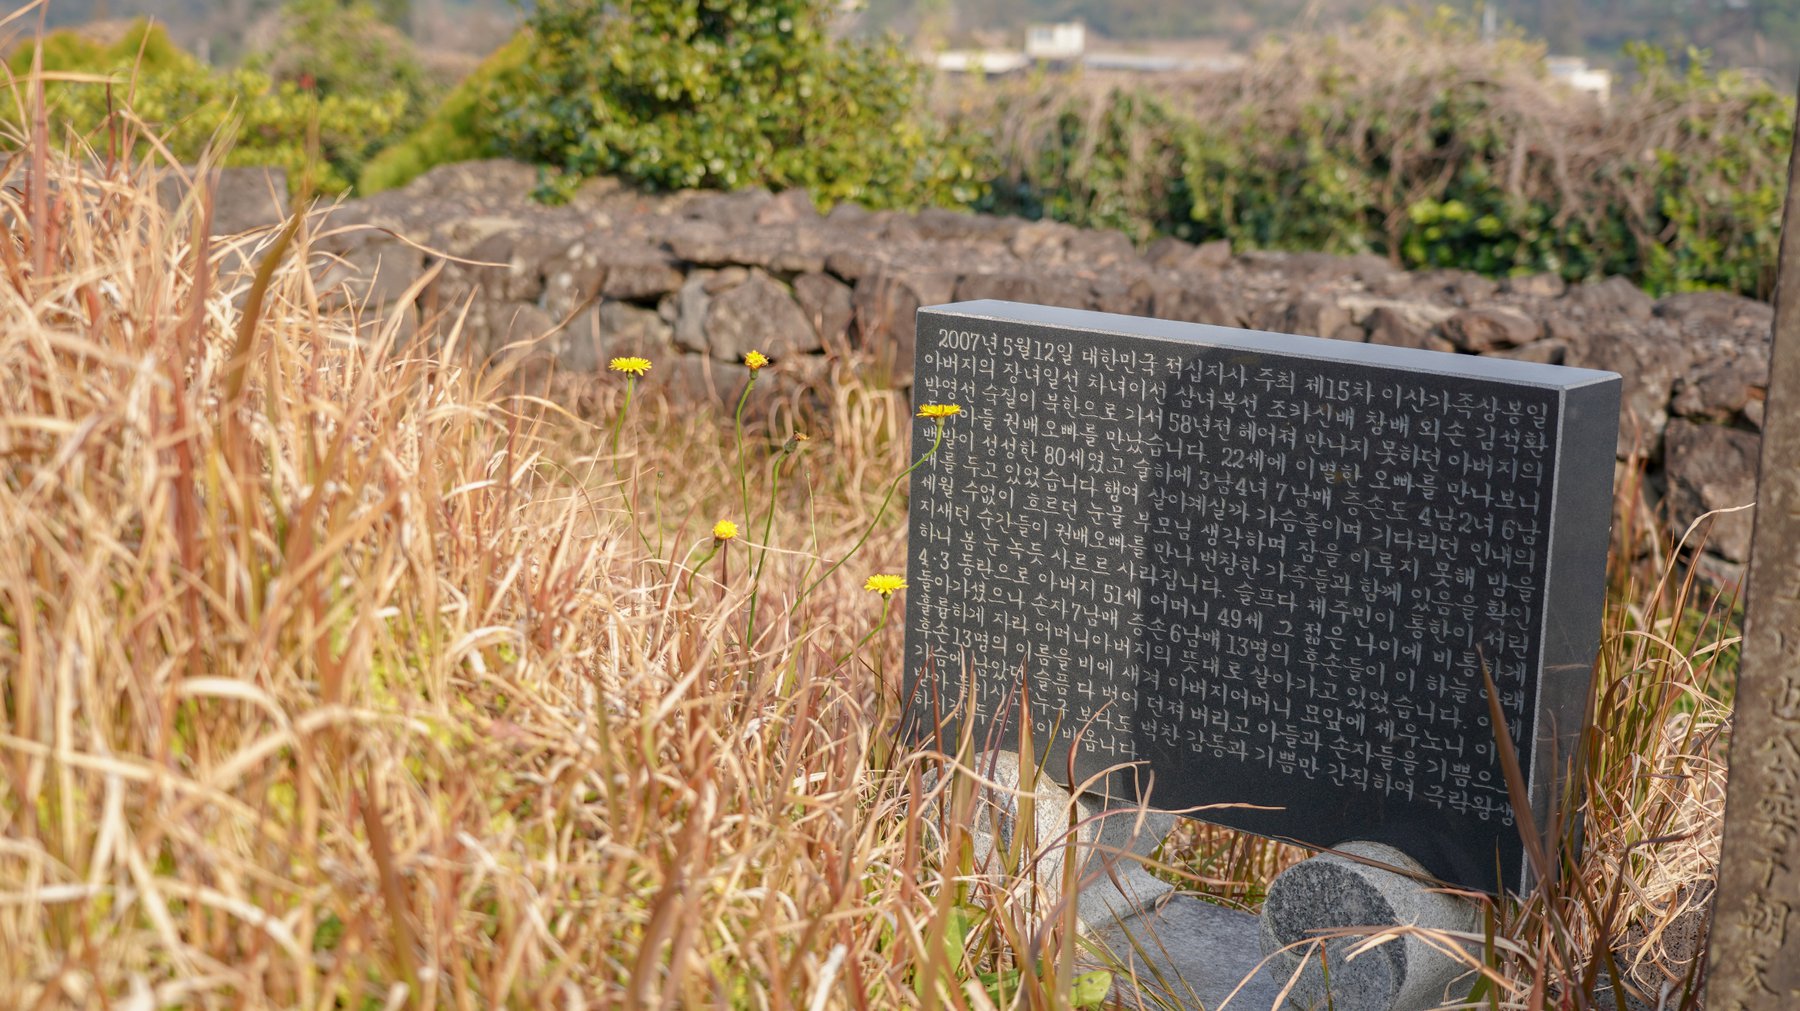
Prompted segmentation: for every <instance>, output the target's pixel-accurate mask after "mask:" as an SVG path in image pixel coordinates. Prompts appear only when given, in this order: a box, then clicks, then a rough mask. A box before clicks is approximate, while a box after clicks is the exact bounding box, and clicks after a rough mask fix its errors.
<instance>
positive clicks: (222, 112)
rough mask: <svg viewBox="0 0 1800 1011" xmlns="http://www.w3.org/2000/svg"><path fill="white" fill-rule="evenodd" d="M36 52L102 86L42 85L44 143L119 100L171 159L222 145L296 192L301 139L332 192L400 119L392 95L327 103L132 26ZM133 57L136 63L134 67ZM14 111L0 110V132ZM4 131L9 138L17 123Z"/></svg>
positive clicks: (110, 110) (23, 53)
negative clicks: (111, 39)
mask: <svg viewBox="0 0 1800 1011" xmlns="http://www.w3.org/2000/svg"><path fill="white" fill-rule="evenodd" d="M41 46H42V48H43V52H44V66H45V69H46V71H47V72H54V73H63V74H87V75H98V76H103V77H106V78H108V79H109V80H108V83H105V84H97V83H91V82H85V81H57V80H51V81H49V82H47V83H46V86H45V100H46V104H47V106H48V108H49V112H50V117H51V122H52V130H53V131H54V133H53V136H56V137H58V138H62V137H65V136H67V135H68V134H69V133H73V134H75V135H76V136H78V137H89V138H95V137H97V134H98V133H99V131H101V130H102V128H103V127H104V126H105V124H106V123H107V122H108V121H109V117H111V116H113V115H114V114H115V112H116V110H117V109H118V108H119V107H120V106H121V104H122V100H123V99H125V98H126V97H127V96H129V98H130V103H129V104H130V107H131V110H132V113H133V114H134V115H135V116H136V117H138V118H139V119H141V120H143V121H144V122H145V123H146V124H147V125H148V126H149V127H150V128H151V130H152V131H154V132H155V133H156V134H157V136H159V137H160V138H161V139H162V141H163V143H164V144H166V145H167V146H168V148H169V150H170V152H171V153H172V154H173V155H174V156H175V157H176V158H178V159H181V160H183V161H194V160H197V159H198V158H199V157H200V155H201V153H202V152H203V151H205V150H206V149H207V147H208V146H209V145H211V144H213V143H214V142H215V141H217V140H223V141H224V142H226V144H228V152H227V154H226V158H225V162H226V164H229V165H276V166H280V167H282V168H285V169H286V170H287V172H288V178H289V180H290V181H291V182H293V183H295V184H298V182H299V180H300V179H301V177H302V176H303V175H304V174H305V173H306V172H307V171H308V169H309V165H310V164H311V162H312V158H311V156H310V155H309V152H308V141H307V137H308V133H309V131H311V130H313V129H315V128H316V130H317V133H318V151H319V155H320V158H321V160H322V164H319V165H317V166H316V169H317V171H316V173H315V175H316V177H317V178H316V179H315V182H316V183H317V184H318V186H319V187H320V188H321V189H324V190H327V191H332V190H342V189H346V188H348V187H349V184H350V180H351V179H353V178H355V175H356V173H357V171H358V169H359V168H360V166H361V164H362V162H363V161H364V160H365V159H366V158H367V157H368V155H369V154H370V153H371V152H372V151H373V150H375V149H376V148H377V147H378V146H379V145H380V144H381V143H382V142H383V140H384V139H385V138H387V137H389V136H391V135H392V134H393V132H394V131H395V129H396V128H397V127H398V126H399V124H400V123H401V121H402V118H403V116H404V115H405V110H406V99H405V96H404V95H403V94H402V93H401V92H399V91H393V92H389V93H386V94H381V95H373V96H370V95H356V94H330V95H323V94H320V93H318V92H317V91H314V90H310V89H305V88H302V87H301V86H300V85H299V83H297V82H292V81H290V82H284V83H279V84H278V83H276V82H274V81H272V80H271V79H270V78H269V77H268V76H267V75H266V74H263V73H260V72H258V71H254V70H234V71H225V72H221V71H215V70H213V69H212V68H210V67H208V66H207V65H206V64H204V63H202V62H200V61H199V60H197V59H195V58H194V57H192V56H190V55H189V54H187V53H185V52H183V51H182V50H181V49H180V47H178V46H176V45H175V44H174V43H172V42H170V41H169V39H168V36H167V35H166V34H165V33H164V32H163V30H162V29H161V28H160V27H155V26H152V25H150V24H149V23H147V22H143V21H139V22H138V23H136V24H135V25H133V27H132V28H131V29H130V30H129V31H128V32H127V33H126V34H125V35H124V37H122V38H121V39H120V40H119V41H118V42H116V43H114V44H112V45H110V46H106V45H100V44H98V43H95V42H93V41H92V40H89V39H86V38H83V37H81V36H80V35H79V34H77V33H75V32H71V31H65V32H57V33H54V34H52V35H49V36H47V37H46V38H45V39H44V40H43V41H42V42H41ZM32 49H33V47H32V46H30V45H27V46H24V47H22V48H21V49H20V50H19V51H17V52H15V53H14V54H13V55H12V56H11V58H9V59H8V61H7V65H8V68H9V69H10V70H11V71H12V73H13V74H14V76H15V77H22V76H23V75H24V74H25V73H27V72H29V70H30V68H31V62H32ZM140 52H141V53H142V54H143V58H142V59H141V60H140V59H139V54H140ZM17 115H18V112H17V107H16V106H15V105H12V104H11V103H7V104H6V106H5V107H4V108H0V123H6V122H7V121H8V120H9V119H16V117H17ZM8 125H10V126H11V127H12V128H13V129H14V130H15V131H16V130H17V127H18V124H17V123H16V122H12V123H10V124H8Z"/></svg>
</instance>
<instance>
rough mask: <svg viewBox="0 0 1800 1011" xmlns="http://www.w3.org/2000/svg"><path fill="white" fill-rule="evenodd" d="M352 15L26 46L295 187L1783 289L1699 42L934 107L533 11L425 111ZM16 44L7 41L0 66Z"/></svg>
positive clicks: (866, 68)
mask: <svg viewBox="0 0 1800 1011" xmlns="http://www.w3.org/2000/svg"><path fill="white" fill-rule="evenodd" d="M340 4H341V0H289V2H288V4H287V7H288V17H287V19H286V23H287V24H288V26H289V27H288V29H287V34H286V35H285V36H284V38H283V41H282V42H281V43H280V45H279V46H277V47H276V49H275V50H274V51H273V52H272V53H271V54H270V55H269V56H268V57H266V58H265V59H263V60H262V61H261V62H260V63H258V62H256V61H253V62H252V66H260V67H262V68H263V69H266V70H267V71H268V73H267V74H265V73H262V72H260V71H259V70H237V71H230V72H217V71H212V70H210V69H209V68H206V67H204V66H202V65H200V64H199V63H198V62H197V61H195V60H193V58H191V57H189V56H187V55H186V54H185V53H182V52H181V51H180V50H179V49H177V48H175V47H174V46H172V45H170V44H169V42H168V40H167V38H166V37H164V36H163V35H162V34H161V32H160V30H155V29H149V28H145V27H143V26H140V27H139V28H138V29H137V30H135V31H134V32H133V33H132V34H131V35H130V36H128V37H127V38H126V39H124V40H122V41H120V42H119V43H117V44H115V45H112V46H105V47H103V46H99V45H96V44H94V43H92V42H88V41H84V40H82V39H80V38H79V37H78V36H73V35H70V34H67V33H63V34H59V35H55V36H52V37H50V38H49V39H47V40H46V41H45V43H44V60H45V65H46V67H48V68H50V69H52V70H73V71H86V72H98V73H105V74H109V75H112V77H113V79H114V80H115V82H116V83H115V85H114V86H113V88H112V89H111V92H110V93H109V90H108V89H107V88H105V87H101V86H97V85H93V84H62V85H58V86H56V87H55V88H54V89H53V94H52V101H53V104H54V105H55V107H56V108H57V109H58V111H59V114H60V119H61V121H63V122H66V123H68V124H70V125H73V126H75V127H76V128H77V129H78V130H86V131H93V130H95V129H97V127H98V125H99V124H100V123H101V122H102V121H103V120H104V118H105V116H106V114H107V112H108V110H109V109H111V108H113V107H114V104H115V103H116V99H117V97H118V93H119V92H120V90H121V89H124V88H126V87H130V88H133V89H135V98H134V100H133V103H132V104H133V107H134V109H135V110H136V112H137V114H138V115H140V116H141V117H143V118H144V119H146V120H149V121H150V122H151V123H152V124H154V125H156V126H158V127H159V128H160V129H162V130H164V131H165V132H167V133H168V134H169V137H170V143H171V147H172V148H173V149H174V151H175V153H176V154H177V155H178V156H179V157H184V158H191V157H193V156H194V155H196V154H197V153H198V152H199V151H200V150H201V149H202V148H203V147H204V146H205V144H206V143H207V142H208V141H209V140H210V139H211V138H212V137H213V135H214V133H215V132H216V131H219V130H220V129H222V128H231V129H233V130H234V138H235V139H234V144H233V147H232V149H231V155H230V161H231V162H234V163H238V164H249V163H273V164H279V165H284V166H286V167H288V168H289V169H290V170H293V172H292V175H293V177H296V178H297V177H298V174H299V170H300V169H301V167H302V166H303V165H305V164H306V162H307V150H306V141H305V138H306V135H307V130H308V129H309V128H310V127H311V126H312V125H313V124H315V123H316V124H317V128H318V131H319V135H320V142H321V149H322V153H323V155H324V158H325V163H326V164H325V169H326V172H325V177H324V179H323V180H322V182H323V184H324V185H325V186H326V187H327V188H333V187H343V186H347V185H348V184H349V183H350V181H351V180H357V181H358V183H359V189H360V190H362V191H363V192H373V191H375V190H379V189H385V188H388V187H392V186H397V185H400V184H401V183H404V182H406V181H407V180H408V179H411V178H412V177H414V176H416V175H417V174H419V173H420V172H423V171H425V170H427V169H429V168H431V167H432V166H434V165H437V164H442V163H444V162H448V161H458V160H464V159H469V158H479V157H494V156H504V157H513V158H519V159H522V160H526V161H532V162H536V163H538V164H540V165H542V166H544V167H545V170H546V180H547V185H546V187H545V189H544V195H546V196H552V197H554V196H557V195H559V194H562V193H566V192H567V190H568V189H569V188H570V187H572V186H573V185H574V184H576V183H578V182H579V181H580V180H581V179H584V178H587V177H590V176H594V175H601V174H608V175H616V176H620V177H623V178H625V179H626V180H628V181H631V182H633V183H636V184H637V185H640V186H643V187H646V188H651V189H670V188H678V187H714V188H726V189H730V188H736V187H741V186H751V185H761V186H767V187H770V188H775V189H780V188H786V187H791V186H800V187H805V188H807V189H809V190H810V191H812V193H813V194H814V196H815V197H816V199H817V200H818V201H819V202H820V203H821V204H830V203H834V202H836V201H840V200H852V201H856V202H860V203H863V204H868V205H871V206H878V207H895V206H899V207H911V206H919V205H924V204H936V205H942V206H950V207H973V208H977V209H984V210H993V211H1001V212H1007V213H1017V214H1024V215H1026V216H1031V217H1048V218H1054V219H1059V220H1064V221H1070V222H1075V223H1078V224H1083V225H1091V226H1100V227H1110V228H1119V229H1123V230H1125V231H1126V232H1128V233H1130V234H1132V235H1134V236H1137V237H1139V238H1149V237H1150V236H1152V235H1156V234H1171V235H1178V236H1181V237H1184V238H1188V239H1193V240H1205V239H1213V238H1226V239H1230V240H1231V241H1232V243H1233V244H1234V245H1235V246H1237V247H1239V248H1277V249H1316V250H1328V251H1336V252H1376V253H1381V254H1385V255H1389V256H1392V257H1393V258H1395V259H1396V260H1398V261H1399V262H1401V263H1403V264H1404V265H1406V266H1409V267H1460V268H1465V269H1470V270H1475V271H1479V272H1482V273H1486V274H1492V275H1501V274H1509V273H1528V272H1539V271H1548V272H1553V273H1557V274H1560V275H1562V276H1564V277H1566V278H1568V279H1571V280H1575V279H1581V278H1586V277H1593V276H1600V275H1610V274H1618V275H1624V276H1627V277H1631V278H1634V279H1636V280H1637V281H1639V282H1640V283H1642V284H1643V285H1644V286H1645V287H1647V288H1649V289H1651V290H1652V291H1656V292H1663V291H1671V290H1679V289H1689V288H1725V289H1730V290H1735V291H1739V292H1744V293H1747V294H1752V295H1757V296H1767V295H1768V294H1769V292H1770V289H1771V287H1772V284H1773V277H1774V267H1775V257H1776V241H1777V234H1778V229H1779V224H1780V222H1779V216H1780V209H1781V203H1782V192H1783V186H1784V183H1785V176H1786V165H1787V154H1788V150H1789V145H1790V143H1791V141H1792V132H1793V102H1792V100H1791V99H1789V98H1788V97H1786V96H1783V95H1778V94H1776V93H1775V92H1773V91H1771V90H1770V89H1769V88H1767V87H1765V86H1762V85H1759V84H1755V83H1753V82H1750V81H1747V80H1745V79H1743V78H1741V77H1739V76H1737V75H1734V74H1731V73H1711V72H1709V71H1707V70H1706V69H1705V62H1704V59H1703V58H1701V57H1700V56H1699V55H1698V54H1691V55H1690V58H1689V59H1687V60H1686V61H1685V62H1684V66H1682V67H1677V66H1675V65H1673V64H1672V63H1671V61H1670V60H1669V59H1668V58H1667V57H1665V56H1664V55H1663V54H1662V53H1661V52H1660V51H1653V50H1650V49H1639V50H1637V52H1636V53H1635V55H1636V57H1637V60H1638V72H1637V74H1636V75H1635V83H1634V84H1633V86H1632V87H1631V88H1630V89H1629V90H1628V91H1626V92H1625V93H1622V94H1620V95H1618V96H1617V97H1616V98H1615V100H1614V102H1613V104H1612V106H1611V108H1607V109H1602V108H1599V107H1596V106H1594V105H1592V104H1590V103H1584V102H1582V101H1580V100H1577V99H1573V98H1572V97H1571V96H1569V95H1567V94H1562V93H1559V92H1558V91H1557V89H1556V86H1555V85H1553V84H1552V83H1551V82H1550V81H1549V80H1548V79H1547V78H1546V76H1545V74H1544V71H1543V66H1544V64H1543V51H1542V49H1541V48H1538V47H1534V46H1532V45H1529V44H1526V43H1524V42H1522V41H1519V40H1510V41H1503V42H1501V43H1499V44H1494V43H1490V42H1484V41H1482V40H1480V39H1478V38H1476V37H1475V35H1474V34H1473V33H1472V32H1470V31H1468V30H1467V28H1466V26H1464V25H1462V24H1459V23H1457V22H1455V21H1451V20H1445V19H1443V18H1439V19H1436V20H1427V21H1420V20H1418V19H1407V18H1401V17H1397V16H1380V17H1375V18H1372V19H1371V20H1370V21H1368V22H1366V23H1365V24H1364V25H1362V26H1361V27H1359V28H1358V29H1356V30H1354V31H1351V32H1348V33H1345V34H1340V35H1338V36H1334V37H1330V38H1321V37H1316V36H1315V37H1296V38H1294V39H1291V40H1288V41H1286V42H1283V43H1280V44H1276V45H1272V46H1270V47H1269V48H1267V49H1266V50H1264V51H1262V52H1260V53H1258V54H1257V55H1256V56H1255V57H1254V58H1253V59H1252V60H1251V61H1250V63H1249V66H1248V67H1247V69H1245V70H1244V71H1242V72H1241V73H1236V74H1228V75H1213V76H1210V77H1205V78H1180V79H1161V78H1142V79H1133V80H1129V81H1126V82H1123V83H1119V82H1108V81H1101V80H1083V79H1081V78H1079V77H1075V78H1058V79H1054V80H1052V79H1048V78H1043V77H1038V78H1034V79H1030V80H1026V81H1022V82H1013V83H1002V84H999V85H991V86H990V85H979V84H977V85H973V86H965V87H963V88H962V89H961V90H960V91H958V90H956V89H952V94H951V95H950V96H949V97H950V98H952V99H954V101H952V102H948V103H944V102H940V103H938V105H939V109H938V110H937V111H933V109H932V108H931V106H930V103H928V102H927V101H926V99H925V97H924V96H925V90H924V88H925V83H926V82H925V81H924V80H923V79H922V78H921V76H920V71H919V70H918V68H917V67H916V66H915V65H914V64H913V63H912V62H911V61H909V60H908V59H906V58H905V57H903V56H902V54H900V53H899V52H897V51H896V50H894V49H893V48H891V47H883V46H872V45H868V44H864V43H861V42H856V41H851V40H845V39H841V38H837V37H835V36H834V35H833V34H832V33H831V32H830V30H829V21H830V18H831V17H832V12H833V11H834V10H835V5H833V4H831V3H829V2H826V0H635V2H634V3H632V4H629V5H624V6H618V5H610V4H605V3H602V2H601V0H542V2H540V3H538V4H537V5H536V6H535V7H534V8H533V9H532V13H531V14H530V16H529V20H528V23H527V25H526V28H525V29H524V30H523V31H521V32H520V33H519V34H518V35H517V36H515V37H514V38H513V39H512V40H511V41H510V42H508V43H507V44H506V45H505V46H503V47H501V49H499V50H498V51H497V52H496V53H495V54H494V55H493V56H491V57H490V58H489V59H488V60H487V61H485V62H484V63H483V64H482V66H481V68H480V69H479V70H478V71H477V72H476V73H475V74H474V75H473V76H472V77H470V78H469V79H468V80H466V81H464V82H463V83H462V84H461V85H459V86H458V87H457V88H455V89H454V90H453V91H451V93H450V94H449V95H448V97H447V98H446V99H445V100H444V101H443V102H442V104H440V105H439V106H438V107H437V109H436V110H435V111H434V112H433V113H431V115H430V116H428V117H423V118H422V121H421V117H420V114H419V109H420V108H421V106H422V104H423V102H424V99H425V96H426V94H427V93H428V88H427V86H426V85H425V84H424V82H423V78H422V76H421V75H420V73H419V72H418V71H417V68H416V65H413V64H410V63H408V62H406V61H405V60H401V61H399V62H398V63H387V64H383V63H382V61H383V60H384V59H386V57H384V56H383V55H382V52H381V50H383V49H384V48H388V47H383V46H373V47H371V46H369V45H367V44H365V43H366V42H367V40H368V39H370V38H373V37H375V34H376V33H378V32H380V31H388V30H389V29H387V28H386V26H384V25H381V24H379V22H378V19H377V18H376V17H375V15H374V14H373V12H372V10H371V9H370V8H369V7H367V5H366V4H365V3H363V2H361V0H355V2H352V3H351V4H350V5H349V6H347V7H344V6H340ZM359 26H361V27H359ZM365 29H366V30H365ZM29 60H30V52H29V50H22V51H21V52H19V53H17V54H15V55H14V56H13V57H12V59H11V61H10V62H11V65H12V67H13V69H14V72H15V73H20V72H22V71H23V69H24V67H25V66H27V65H28V64H29ZM134 67H135V68H136V69H135V71H134V70H133V68H134ZM271 74H272V75H275V76H274V77H273V78H272V77H271V76H270V75H271ZM128 81H130V82H132V83H130V84H129V85H128V84H127V82H128ZM3 115H5V113H3V112H0V116H3ZM415 123H417V124H418V125H417V127H416V129H413V130H412V132H411V133H410V134H406V135H405V136H404V138H403V139H401V140H400V141H399V142H398V143H397V144H393V145H392V146H391V147H387V148H386V150H381V149H382V147H383V145H386V144H389V143H391V142H392V140H393V138H394V137H396V136H398V135H400V134H402V133H404V132H405V130H406V128H407V127H408V126H409V124H415ZM378 152H379V153H378Z"/></svg>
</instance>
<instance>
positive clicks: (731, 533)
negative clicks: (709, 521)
mask: <svg viewBox="0 0 1800 1011" xmlns="http://www.w3.org/2000/svg"><path fill="white" fill-rule="evenodd" d="M737 535H738V528H737V524H736V523H733V522H731V521H730V520H720V521H719V522H717V523H714V524H713V540H715V541H735V540H737Z"/></svg>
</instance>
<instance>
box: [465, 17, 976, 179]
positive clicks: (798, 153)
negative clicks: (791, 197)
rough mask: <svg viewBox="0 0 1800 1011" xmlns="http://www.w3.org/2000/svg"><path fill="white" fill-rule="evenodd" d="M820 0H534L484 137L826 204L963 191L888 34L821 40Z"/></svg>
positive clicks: (503, 145) (627, 170) (553, 160)
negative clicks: (511, 77)
mask: <svg viewBox="0 0 1800 1011" xmlns="http://www.w3.org/2000/svg"><path fill="white" fill-rule="evenodd" d="M834 9H835V6H834V5H833V4H830V3H827V2H824V0H642V2H638V3H634V4H630V5H626V6H623V7H612V6H610V5H605V4H602V3H600V2H598V0H546V2H544V3H540V4H539V5H538V6H537V8H536V10H535V11H534V13H533V14H532V16H531V21H530V26H531V30H532V32H533V38H534V40H535V46H534V52H533V53H532V57H531V60H530V62H529V65H528V68H527V71H526V78H527V81H526V87H525V88H523V89H522V90H520V91H518V92H515V93H511V94H507V95H505V96H504V97H503V98H502V101H501V108H502V112H503V116H502V118H501V120H500V122H499V124H498V129H497V131H496V134H497V140H498V143H497V147H498V150H499V151H500V152H502V153H504V154H507V155H510V156H512V157H516V158H521V159H523V160H527V161H535V162H539V163H541V164H547V165H551V166H554V167H556V168H559V169H561V170H563V171H564V172H565V173H566V174H567V175H569V176H570V177H574V178H581V177H586V176H592V175H599V174H602V173H606V174H614V175H618V176H621V177H624V178H626V179H629V180H631V181H633V182H636V183H638V184H640V185H643V186H646V187H650V188H653V189H673V188H679V187H709V188H722V189H735V188H738V187H742V186H750V185H764V186H769V187H772V188H781V187H790V186H802V187H805V188H807V189H808V190H810V191H812V193H813V194H814V196H815V197H817V198H818V199H819V200H821V201H822V202H825V203H832V202H836V201H839V200H856V201H859V202H861V203H865V204H874V205H890V206H892V205H902V206H904V205H913V204H919V203H952V204H966V203H968V202H969V201H971V200H974V199H975V198H977V197H978V196H979V195H980V190H981V187H980V178H981V173H980V172H979V170H978V169H977V167H976V165H975V164H974V163H973V161H972V159H971V158H970V156H969V155H968V154H967V153H966V152H965V151H964V150H963V148H962V145H959V144H957V143H954V142H953V141H952V140H951V139H950V138H948V137H947V136H946V135H945V134H944V132H943V131H942V130H941V129H940V128H938V127H937V126H936V125H934V124H933V123H932V122H931V121H930V120H929V119H928V118H927V117H925V116H924V115H922V110H921V109H920V107H919V105H920V103H919V102H918V101H917V97H918V94H919V85H920V77H919V71H918V70H917V68H916V67H914V66H913V64H912V63H911V62H910V61H909V60H908V59H907V58H906V57H905V56H904V55H903V54H901V53H900V52H899V51H898V50H896V49H895V48H893V47H892V46H871V45H865V44H862V43H857V42H851V41H846V40H839V39H834V38H833V37H832V35H831V33H830V30H829V20H830V18H831V16H832V13H833V11H834Z"/></svg>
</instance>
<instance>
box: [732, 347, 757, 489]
mask: <svg viewBox="0 0 1800 1011" xmlns="http://www.w3.org/2000/svg"><path fill="white" fill-rule="evenodd" d="M754 389H756V372H755V371H752V372H751V373H750V381H749V382H747V383H745V384H744V392H743V393H741V394H739V396H738V403H737V416H736V418H735V422H736V427H737V457H738V487H739V489H740V490H741V491H742V493H743V497H744V519H745V521H746V522H748V521H749V519H750V465H749V463H748V462H746V461H745V459H744V405H746V404H748V403H749V402H750V391H751V390H754Z"/></svg>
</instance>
